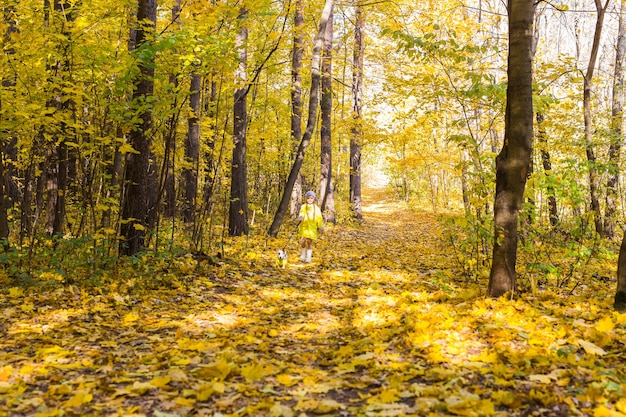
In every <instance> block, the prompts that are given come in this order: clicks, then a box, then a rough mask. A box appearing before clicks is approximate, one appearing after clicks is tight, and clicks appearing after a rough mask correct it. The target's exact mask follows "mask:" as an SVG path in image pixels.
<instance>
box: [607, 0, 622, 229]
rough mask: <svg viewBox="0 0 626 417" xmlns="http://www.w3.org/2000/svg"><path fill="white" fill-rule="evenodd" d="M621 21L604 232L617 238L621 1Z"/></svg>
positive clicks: (620, 105) (620, 110) (618, 36)
mask: <svg viewBox="0 0 626 417" xmlns="http://www.w3.org/2000/svg"><path fill="white" fill-rule="evenodd" d="M619 7H620V11H619V23H618V30H617V49H616V51H615V74H614V77H613V100H612V101H613V102H612V108H611V126H610V128H611V144H610V145H609V161H608V168H609V178H608V180H607V184H606V212H605V217H604V234H605V236H606V237H608V238H611V239H614V238H615V224H616V222H617V200H618V188H619V160H620V153H621V149H622V142H623V139H622V126H623V123H624V57H625V56H626V35H625V34H624V32H625V31H626V22H625V21H624V18H625V16H624V15H625V14H626V6H624V2H620V6H619Z"/></svg>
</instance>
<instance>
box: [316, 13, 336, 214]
mask: <svg viewBox="0 0 626 417" xmlns="http://www.w3.org/2000/svg"><path fill="white" fill-rule="evenodd" d="M332 46H333V11H332V10H331V12H330V16H328V21H327V22H326V30H325V31H324V46H323V49H322V65H321V70H322V80H321V88H322V95H321V99H320V111H321V118H322V125H321V127H320V143H321V150H320V174H321V175H320V177H321V178H320V199H321V204H320V208H321V209H322V212H323V213H324V218H325V220H326V221H327V222H330V223H335V194H334V192H333V175H332V174H333V144H332V115H333V90H332V84H333V82H332V80H333V77H332V53H333V50H332Z"/></svg>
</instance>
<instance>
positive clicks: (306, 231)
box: [298, 203, 324, 240]
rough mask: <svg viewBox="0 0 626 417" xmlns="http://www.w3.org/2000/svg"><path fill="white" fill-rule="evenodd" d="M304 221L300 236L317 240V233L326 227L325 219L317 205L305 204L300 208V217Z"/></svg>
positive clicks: (301, 225) (299, 229) (301, 224)
mask: <svg viewBox="0 0 626 417" xmlns="http://www.w3.org/2000/svg"><path fill="white" fill-rule="evenodd" d="M299 217H300V218H301V219H302V221H301V222H300V227H299V228H298V232H299V233H300V236H302V237H306V238H309V239H312V240H317V231H318V229H321V228H322V227H324V218H323V217H322V211H321V210H320V208H319V207H318V206H317V205H315V204H306V203H305V204H303V205H302V206H300V215H299Z"/></svg>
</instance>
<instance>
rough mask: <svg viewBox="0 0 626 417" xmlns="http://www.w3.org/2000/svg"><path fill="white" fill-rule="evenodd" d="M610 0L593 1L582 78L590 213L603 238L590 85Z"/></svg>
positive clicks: (597, 230) (597, 231)
mask: <svg viewBox="0 0 626 417" xmlns="http://www.w3.org/2000/svg"><path fill="white" fill-rule="evenodd" d="M609 2H610V0H606V3H605V4H604V6H603V5H602V0H595V4H596V12H597V15H596V27H595V31H594V34H593V44H592V45H591V54H590V56H589V63H588V65H587V71H586V72H585V74H584V77H583V116H584V120H585V152H586V154H587V161H588V162H589V193H590V198H591V201H590V204H591V211H592V214H593V219H594V224H595V227H596V233H598V234H599V235H600V236H604V235H605V234H604V227H603V226H604V224H603V222H602V214H601V213H600V197H599V193H600V190H599V189H600V185H599V181H600V180H599V178H598V169H597V168H596V163H597V161H596V156H595V152H594V149H593V126H592V125H593V121H592V119H591V85H592V83H593V74H594V71H595V68H596V61H597V58H598V51H599V50H600V38H601V36H602V27H603V26H604V15H605V14H606V10H607V8H608V7H609Z"/></svg>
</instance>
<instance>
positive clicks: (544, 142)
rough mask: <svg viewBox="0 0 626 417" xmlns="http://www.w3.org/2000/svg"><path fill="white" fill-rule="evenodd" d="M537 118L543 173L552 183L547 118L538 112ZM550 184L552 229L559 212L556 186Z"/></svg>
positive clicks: (549, 206)
mask: <svg viewBox="0 0 626 417" xmlns="http://www.w3.org/2000/svg"><path fill="white" fill-rule="evenodd" d="M536 118H537V141H538V142H539V144H540V149H541V163H542V165H543V172H544V173H545V176H546V177H547V178H548V179H549V181H550V183H551V179H552V178H554V176H553V175H552V159H551V158H550V152H548V139H547V137H546V131H545V129H544V126H543V121H544V120H545V116H544V115H543V113H540V112H537V116H536ZM550 183H549V184H548V186H547V187H546V192H547V194H548V216H549V219H550V225H551V226H552V227H555V226H556V225H557V224H558V223H559V212H558V207H557V205H556V195H555V191H554V186H552V185H551V184H550Z"/></svg>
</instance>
